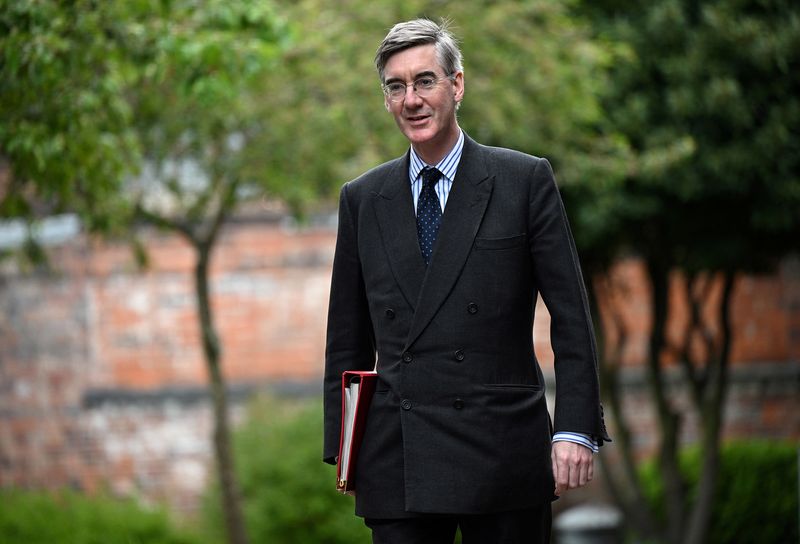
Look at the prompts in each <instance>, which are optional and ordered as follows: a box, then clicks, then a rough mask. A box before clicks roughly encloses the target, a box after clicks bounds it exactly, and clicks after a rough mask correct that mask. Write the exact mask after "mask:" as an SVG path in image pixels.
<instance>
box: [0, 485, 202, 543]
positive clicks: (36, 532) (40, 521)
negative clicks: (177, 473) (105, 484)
mask: <svg viewBox="0 0 800 544" xmlns="http://www.w3.org/2000/svg"><path fill="white" fill-rule="evenodd" d="M0 541H1V542H3V543H4V544H54V543H58V544H197V543H198V541H197V540H196V539H193V538H191V537H189V536H188V535H185V534H182V533H180V532H178V531H177V530H175V529H174V528H173V527H172V526H171V525H170V523H169V520H168V519H167V516H166V514H165V513H164V512H162V511H148V510H144V509H142V508H141V507H139V506H138V505H137V504H135V503H134V502H132V501H120V500H116V499H111V498H103V497H87V496H84V495H81V494H79V493H76V492H72V491H61V492H58V493H48V492H44V491H22V490H14V489H6V490H2V491H0Z"/></svg>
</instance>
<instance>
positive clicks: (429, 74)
mask: <svg viewBox="0 0 800 544" xmlns="http://www.w3.org/2000/svg"><path fill="white" fill-rule="evenodd" d="M421 77H438V76H437V75H436V72H434V71H433V70H425V71H423V72H420V73H418V74H416V75H415V76H414V81H416V80H418V79H419V78H421ZM396 81H400V82H403V83H405V81H403V79H401V78H399V77H390V78H388V79H387V80H386V82H385V85H388V84H389V83H394V82H396Z"/></svg>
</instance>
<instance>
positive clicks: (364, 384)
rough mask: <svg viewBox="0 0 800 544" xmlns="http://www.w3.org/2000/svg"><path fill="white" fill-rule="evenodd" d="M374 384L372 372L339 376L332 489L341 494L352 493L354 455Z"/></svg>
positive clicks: (375, 378)
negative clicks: (336, 454) (339, 426)
mask: <svg viewBox="0 0 800 544" xmlns="http://www.w3.org/2000/svg"><path fill="white" fill-rule="evenodd" d="M377 382H378V374H377V372H375V371H374V370H367V371H365V370H347V371H345V372H343V373H342V432H341V435H340V438H339V457H338V459H337V461H336V489H337V490H339V492H341V493H347V492H348V491H353V490H354V489H355V483H356V478H355V477H356V473H355V472H356V461H357V460H358V451H359V448H360V447H361V439H362V438H363V437H364V429H365V428H366V424H367V414H368V413H369V403H370V401H371V400H372V394H373V393H374V392H375V384H376V383H377Z"/></svg>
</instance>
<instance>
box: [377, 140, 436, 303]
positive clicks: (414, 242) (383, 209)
mask: <svg viewBox="0 0 800 544" xmlns="http://www.w3.org/2000/svg"><path fill="white" fill-rule="evenodd" d="M408 161H409V156H408V153H406V156H405V159H400V160H398V161H397V162H396V164H395V167H394V168H393V169H392V171H391V172H390V173H389V175H388V176H387V177H386V180H385V181H384V184H383V186H382V187H381V190H380V192H378V193H376V194H375V195H374V199H373V202H374V209H375V216H376V218H377V220H378V228H379V229H380V232H381V237H382V238H383V244H384V247H385V248H386V256H387V258H388V259H389V264H390V266H391V268H392V273H393V274H394V278H395V281H396V282H397V284H398V285H399V286H400V290H401V291H402V293H403V296H404V297H405V298H406V301H407V302H408V304H409V306H410V307H411V308H412V310H415V309H416V305H417V299H418V298H419V293H420V289H421V287H422V281H423V278H424V277H425V268H426V267H425V262H424V261H423V260H422V254H421V253H420V249H419V240H418V239H417V222H416V216H415V215H414V201H413V200H412V197H411V184H410V182H409V180H408Z"/></svg>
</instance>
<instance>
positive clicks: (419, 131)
mask: <svg viewBox="0 0 800 544" xmlns="http://www.w3.org/2000/svg"><path fill="white" fill-rule="evenodd" d="M447 75H448V74H445V73H444V70H443V69H442V67H441V66H439V63H438V61H437V59H436V47H435V46H434V45H433V44H426V45H418V46H415V47H411V48H409V49H404V50H403V51H400V52H398V53H395V54H394V55H392V56H391V57H390V58H389V60H388V62H387V63H386V66H385V68H384V78H385V79H384V84H388V83H391V82H393V81H399V82H402V83H405V84H406V85H408V88H407V89H406V94H405V97H404V98H403V99H401V100H398V101H396V102H394V101H391V100H390V99H389V98H388V97H385V101H386V109H387V110H389V111H390V112H391V113H392V115H394V120H395V122H396V123H397V126H398V127H399V128H400V130H401V131H402V133H403V134H404V135H405V137H406V138H408V140H409V141H410V142H411V143H412V144H413V145H414V147H415V148H420V147H422V148H425V147H431V148H436V147H438V146H439V145H443V144H445V143H447V142H449V140H450V139H451V138H453V137H457V134H458V125H457V123H456V104H457V103H458V102H460V101H461V98H462V97H463V95H464V74H463V73H461V72H458V73H456V74H455V75H454V78H455V79H448V78H447ZM431 76H432V77H435V78H438V79H439V80H440V81H439V82H438V83H437V85H436V87H435V88H434V89H432V90H431V91H429V92H428V94H427V96H425V97H420V96H419V95H418V94H417V93H416V92H415V91H413V90H412V88H411V83H412V82H413V81H416V80H417V79H419V78H420V77H431Z"/></svg>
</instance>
